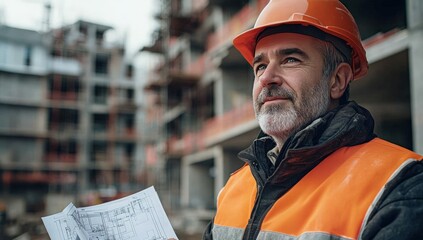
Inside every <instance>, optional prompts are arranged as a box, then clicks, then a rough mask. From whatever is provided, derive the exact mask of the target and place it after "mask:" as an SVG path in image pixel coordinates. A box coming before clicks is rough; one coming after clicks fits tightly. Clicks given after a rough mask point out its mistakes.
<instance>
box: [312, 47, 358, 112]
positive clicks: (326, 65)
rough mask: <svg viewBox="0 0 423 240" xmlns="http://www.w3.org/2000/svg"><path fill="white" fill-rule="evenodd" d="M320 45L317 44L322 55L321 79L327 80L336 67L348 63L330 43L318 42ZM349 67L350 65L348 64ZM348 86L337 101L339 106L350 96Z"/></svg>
mask: <svg viewBox="0 0 423 240" xmlns="http://www.w3.org/2000/svg"><path fill="white" fill-rule="evenodd" d="M319 42H321V44H319V46H320V48H321V51H322V55H323V73H322V76H323V79H328V78H329V77H330V76H331V75H332V73H333V71H335V69H336V68H337V67H338V65H339V64H341V63H348V64H350V61H349V60H348V59H347V57H346V56H344V55H343V54H341V52H339V50H338V49H336V48H335V47H334V46H333V44H332V43H330V42H326V41H322V40H320V41H319ZM350 65H351V64H350ZM349 92H350V85H349V84H348V86H347V89H345V92H344V94H343V95H342V97H341V98H340V99H339V101H340V104H345V103H347V102H348V98H349V95H350V93H349Z"/></svg>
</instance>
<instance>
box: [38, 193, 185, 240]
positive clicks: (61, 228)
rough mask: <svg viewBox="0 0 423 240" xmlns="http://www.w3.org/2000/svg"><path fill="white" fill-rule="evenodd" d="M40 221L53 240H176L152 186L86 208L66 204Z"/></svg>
mask: <svg viewBox="0 0 423 240" xmlns="http://www.w3.org/2000/svg"><path fill="white" fill-rule="evenodd" d="M42 220H43V222H44V225H45V227H46V229H47V232H48V234H49V236H50V238H51V239H54V240H56V239H57V240H94V239H95V240H167V239H178V238H177V237H176V234H175V232H174V230H173V228H172V226H171V224H170V221H169V219H168V218H167V216H166V213H165V211H164V209H163V206H162V205H161V203H160V200H159V197H158V195H157V192H156V191H155V189H154V187H149V188H147V189H145V190H143V191H140V192H138V193H135V194H132V195H130V196H127V197H124V198H121V199H118V200H114V201H111V202H107V203H103V204H100V205H95V206H90V207H82V208H76V207H75V206H74V205H73V204H72V203H70V204H69V205H68V206H67V207H66V208H65V209H64V210H63V211H62V212H60V213H56V214H53V215H50V216H46V217H43V218H42Z"/></svg>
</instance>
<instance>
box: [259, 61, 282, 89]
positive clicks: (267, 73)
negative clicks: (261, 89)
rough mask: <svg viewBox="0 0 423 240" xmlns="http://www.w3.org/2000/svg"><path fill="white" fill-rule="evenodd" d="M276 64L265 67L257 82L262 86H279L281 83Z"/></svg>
mask: <svg viewBox="0 0 423 240" xmlns="http://www.w3.org/2000/svg"><path fill="white" fill-rule="evenodd" d="M279 73H280V72H279V69H278V64H276V63H270V64H268V65H267V66H266V69H265V70H264V72H263V74H262V75H260V76H259V78H258V80H259V82H260V84H261V85H262V86H268V85H281V84H282V82H283V79H282V76H281V74H279Z"/></svg>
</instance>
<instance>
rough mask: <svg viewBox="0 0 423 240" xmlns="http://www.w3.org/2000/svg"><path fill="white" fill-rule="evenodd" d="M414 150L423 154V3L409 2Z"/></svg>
mask: <svg viewBox="0 0 423 240" xmlns="http://www.w3.org/2000/svg"><path fill="white" fill-rule="evenodd" d="M407 21H408V30H409V33H410V48H409V62H410V85H411V89H410V92H411V113H412V116H411V118H412V124H413V125H412V126H413V144H414V150H415V151H416V152H418V153H423V94H422V93H423V68H422V66H423V1H421V0H407Z"/></svg>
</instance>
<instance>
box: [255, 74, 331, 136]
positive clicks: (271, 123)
mask: <svg viewBox="0 0 423 240" xmlns="http://www.w3.org/2000/svg"><path fill="white" fill-rule="evenodd" d="M326 83H327V81H325V79H323V80H322V83H321V84H318V85H317V86H315V87H314V88H311V90H310V93H309V94H307V95H305V96H303V101H301V102H298V100H297V96H295V94H293V93H292V92H290V91H288V90H286V89H284V88H283V87H280V86H271V87H269V88H264V89H263V90H262V92H261V93H260V94H259V97H258V99H256V101H255V103H254V110H255V112H256V118H257V120H258V123H259V125H260V128H261V129H262V130H263V132H265V133H266V134H268V135H270V136H272V137H273V138H277V139H278V140H279V141H282V142H285V140H286V139H287V138H288V137H289V136H290V135H291V134H293V133H294V132H297V131H298V130H299V129H301V128H302V127H303V126H304V125H305V124H307V123H309V122H311V121H313V120H315V119H316V118H318V117H319V116H321V115H323V114H324V113H326V111H327V110H328V108H329V100H330V98H329V86H328V84H326ZM268 96H282V97H285V98H287V99H288V100H289V102H286V104H283V105H271V106H266V107H263V105H262V100H263V99H264V98H265V97H268Z"/></svg>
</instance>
